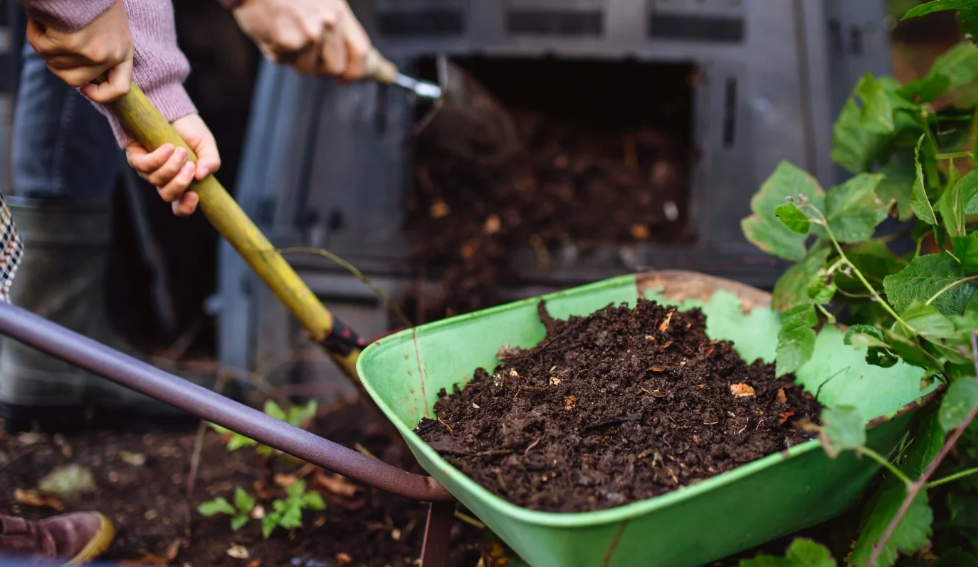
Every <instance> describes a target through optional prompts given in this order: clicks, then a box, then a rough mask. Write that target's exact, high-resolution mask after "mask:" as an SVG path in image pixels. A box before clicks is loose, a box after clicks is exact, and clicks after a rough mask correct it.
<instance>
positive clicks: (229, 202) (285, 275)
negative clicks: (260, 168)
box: [106, 83, 363, 387]
mask: <svg viewBox="0 0 978 567" xmlns="http://www.w3.org/2000/svg"><path fill="white" fill-rule="evenodd" d="M106 106H107V107H108V108H109V110H110V111H111V112H112V113H113V114H114V115H115V116H116V117H117V118H118V119H119V120H120V121H121V122H122V125H123V126H124V127H125V128H126V130H128V131H129V133H130V134H131V135H132V136H133V137H134V138H135V139H137V140H139V142H140V143H141V144H142V145H143V146H144V147H146V148H147V149H149V150H150V151H152V150H155V149H156V148H158V147H160V146H162V145H163V144H167V143H169V144H173V146H175V147H180V148H184V149H186V150H187V156H188V158H187V159H188V160H190V161H195V160H196V159H197V157H196V155H194V152H193V150H191V149H190V148H189V147H188V146H187V144H186V143H185V142H184V141H183V138H181V137H180V135H179V134H178V133H177V131H176V130H174V129H173V126H171V125H170V123H169V122H167V121H166V119H165V118H164V117H163V115H162V114H161V113H160V111H159V110H157V108H156V107H155V106H154V105H153V103H152V102H151V101H150V100H149V99H148V98H147V97H146V95H145V93H143V91H142V90H140V88H139V87H138V86H136V83H132V86H131V88H130V91H129V93H128V94H126V95H125V96H123V97H122V98H120V99H118V100H116V101H114V102H111V103H109V104H107V105H106ZM190 190H192V191H195V192H196V193H197V195H198V197H200V204H199V205H198V207H199V208H200V210H201V211H202V212H203V213H204V216H206V217H207V220H209V221H210V222H211V224H212V225H214V228H216V229H217V231H218V232H219V233H221V236H223V237H224V238H225V239H227V241H228V242H230V243H231V246H233V247H234V249H235V250H237V251H238V254H240V255H241V257H242V258H244V260H245V262H247V263H248V266H250V267H251V269H252V270H253V271H254V272H255V273H256V274H258V277H260V278H261V279H262V281H263V282H265V284H266V285H267V286H268V287H269V288H270V289H271V290H272V293H274V294H275V296H276V297H278V299H279V300H280V301H281V302H282V303H283V304H284V305H285V307H286V308H288V310H289V311H290V312H292V314H293V315H294V316H295V317H296V318H297V319H299V321H300V322H301V323H302V326H303V327H305V329H306V331H307V332H308V333H309V334H310V335H311V336H312V339H313V340H314V341H316V342H317V343H318V344H320V345H321V346H323V348H325V349H326V351H327V353H328V354H329V355H330V357H331V358H332V359H333V360H334V361H335V362H336V363H337V365H339V367H340V369H341V370H342V371H343V373H344V374H346V376H347V378H349V379H350V380H351V381H352V382H353V384H354V385H356V386H358V387H360V380H359V378H358V377H357V371H356V361H357V357H358V356H359V354H360V350H361V347H362V345H363V342H362V340H360V339H358V338H357V337H356V335H355V334H354V333H353V332H352V330H350V329H348V328H346V327H344V326H343V324H342V323H341V322H339V321H338V320H337V319H335V318H334V317H333V315H332V314H331V313H330V312H329V310H327V309H326V307H325V306H324V305H323V304H322V302H320V301H319V298H317V297H316V296H315V295H314V294H313V293H312V291H311V290H310V289H309V287H308V286H307V285H306V284H305V282H304V281H302V278H300V277H299V275H298V274H296V272H295V270H293V269H292V266H290V265H289V263H288V262H286V261H285V259H284V258H283V257H282V255H281V254H279V253H278V251H277V250H276V249H275V248H274V247H273V246H272V244H271V242H269V241H268V239H267V238H265V235H264V234H262V233H261V231H260V230H258V227H257V226H255V223H253V222H252V221H251V219H250V218H248V215H246V214H245V213H244V211H242V210H241V207H239V206H238V203H237V202H235V200H234V199H233V198H232V197H231V195H230V194H229V193H228V192H227V190H226V189H224V186H223V185H221V182H220V181H218V180H217V178H216V177H214V176H213V175H209V176H207V177H206V178H205V179H203V180H201V181H194V182H193V183H192V184H191V186H190Z"/></svg>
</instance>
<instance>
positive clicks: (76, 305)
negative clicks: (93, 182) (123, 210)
mask: <svg viewBox="0 0 978 567" xmlns="http://www.w3.org/2000/svg"><path fill="white" fill-rule="evenodd" d="M8 205H9V206H10V210H11V214H12V216H13V218H14V222H15V223H17V228H18V230H19V232H20V234H21V238H22V239H23V242H24V256H23V259H22V261H21V265H20V267H19V268H18V270H17V275H16V278H15V279H14V282H13V285H12V286H11V291H10V298H11V303H13V304H14V305H17V306H19V307H23V308H25V309H27V310H29V311H32V312H33V313H36V314H38V315H40V316H41V317H44V318H45V319H48V320H50V321H53V322H55V323H58V324H59V325H62V326H64V327H67V328H69V329H71V330H73V331H76V332H78V333H80V334H82V335H85V336H87V337H89V338H91V339H94V340H96V341H99V342H101V343H103V344H105V345H107V346H110V347H112V348H115V349H117V350H121V351H123V352H125V353H126V354H129V355H130V356H134V355H135V354H134V353H133V352H132V351H131V349H128V348H126V347H125V345H123V344H122V342H121V341H119V340H118V338H117V337H116V336H115V333H114V332H113V331H112V329H111V326H110V325H109V321H108V317H107V311H106V270H107V266H108V256H109V241H110V237H111V233H112V230H111V210H110V208H109V206H108V205H104V204H97V205H87V204H78V203H72V204H71V206H65V205H64V204H53V203H52V202H40V201H36V200H33V201H31V200H25V199H17V198H10V199H8ZM137 358H138V357H137ZM0 417H3V419H4V423H5V428H6V429H7V430H8V431H22V430H28V429H36V430H43V431H70V430H72V429H74V428H77V427H80V426H83V425H86V424H90V423H92V422H93V421H94V422H95V423H97V424H98V425H108V426H112V425H116V424H125V426H126V427H127V428H129V427H139V428H141V427H143V426H146V427H150V428H153V427H159V426H161V425H186V423H185V422H184V420H185V419H188V418H189V415H188V414H185V413H183V412H180V411H179V410H175V409H173V408H171V407H169V406H167V405H165V404H163V403H161V402H157V401H156V400H153V399H151V398H148V397H146V396H143V395H142V394H138V393H136V392H133V391H132V390H129V389H127V388H123V387H121V386H118V385H116V384H114V383H112V382H109V381H108V380H106V379H104V378H101V377H98V376H93V375H91V374H89V373H87V372H85V371H83V370H80V369H78V368H76V367H74V366H71V365H69V364H68V363H65V362H62V361H60V360H58V359H55V358H52V357H50V356H48V355H46V354H43V353H41V352H39V351H37V350H34V349H32V348H30V347H27V346H24V345H23V344H21V343H18V342H17V341H14V340H12V339H9V338H6V337H3V338H2V339H0Z"/></svg>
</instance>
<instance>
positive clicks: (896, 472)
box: [858, 447, 913, 490]
mask: <svg viewBox="0 0 978 567" xmlns="http://www.w3.org/2000/svg"><path fill="white" fill-rule="evenodd" d="M858 452H859V453H862V454H863V455H866V456H867V457H869V458H870V459H873V460H874V461H876V462H877V463H879V464H881V465H883V466H884V467H886V469H887V470H889V471H890V472H891V473H893V476H895V477H897V478H898V479H900V481H901V482H903V484H904V486H906V487H907V490H910V487H911V486H912V485H913V481H912V480H910V477H909V476H907V475H906V474H904V472H903V471H901V470H900V469H898V468H897V467H896V465H894V464H893V463H891V462H890V461H889V460H887V458H886V457H884V456H883V455H880V454H879V453H877V452H876V451H874V450H872V449H870V448H869V447H860V448H859V449H858Z"/></svg>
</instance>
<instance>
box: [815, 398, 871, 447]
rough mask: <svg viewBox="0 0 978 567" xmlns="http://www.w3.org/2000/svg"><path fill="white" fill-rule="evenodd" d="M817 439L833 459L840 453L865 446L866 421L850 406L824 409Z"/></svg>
mask: <svg viewBox="0 0 978 567" xmlns="http://www.w3.org/2000/svg"><path fill="white" fill-rule="evenodd" d="M818 438H819V441H821V443H822V448H823V449H825V453H826V454H827V455H828V456H829V457H831V458H833V459H834V458H836V457H838V456H839V454H840V453H842V451H846V450H854V449H859V448H860V447H863V446H865V445H866V420H865V419H863V417H862V416H861V415H859V410H857V409H856V408H854V407H852V406H839V407H835V408H825V409H824V410H822V427H821V429H820V431H819V435H818Z"/></svg>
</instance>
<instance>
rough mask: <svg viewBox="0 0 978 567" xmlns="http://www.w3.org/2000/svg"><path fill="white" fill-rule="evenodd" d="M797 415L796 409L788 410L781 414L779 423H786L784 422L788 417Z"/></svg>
mask: <svg viewBox="0 0 978 567" xmlns="http://www.w3.org/2000/svg"><path fill="white" fill-rule="evenodd" d="M793 415H795V410H788V411H786V412H784V413H783V414H781V419H779V420H778V425H784V422H786V421H788V418H789V417H791V416H793Z"/></svg>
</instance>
